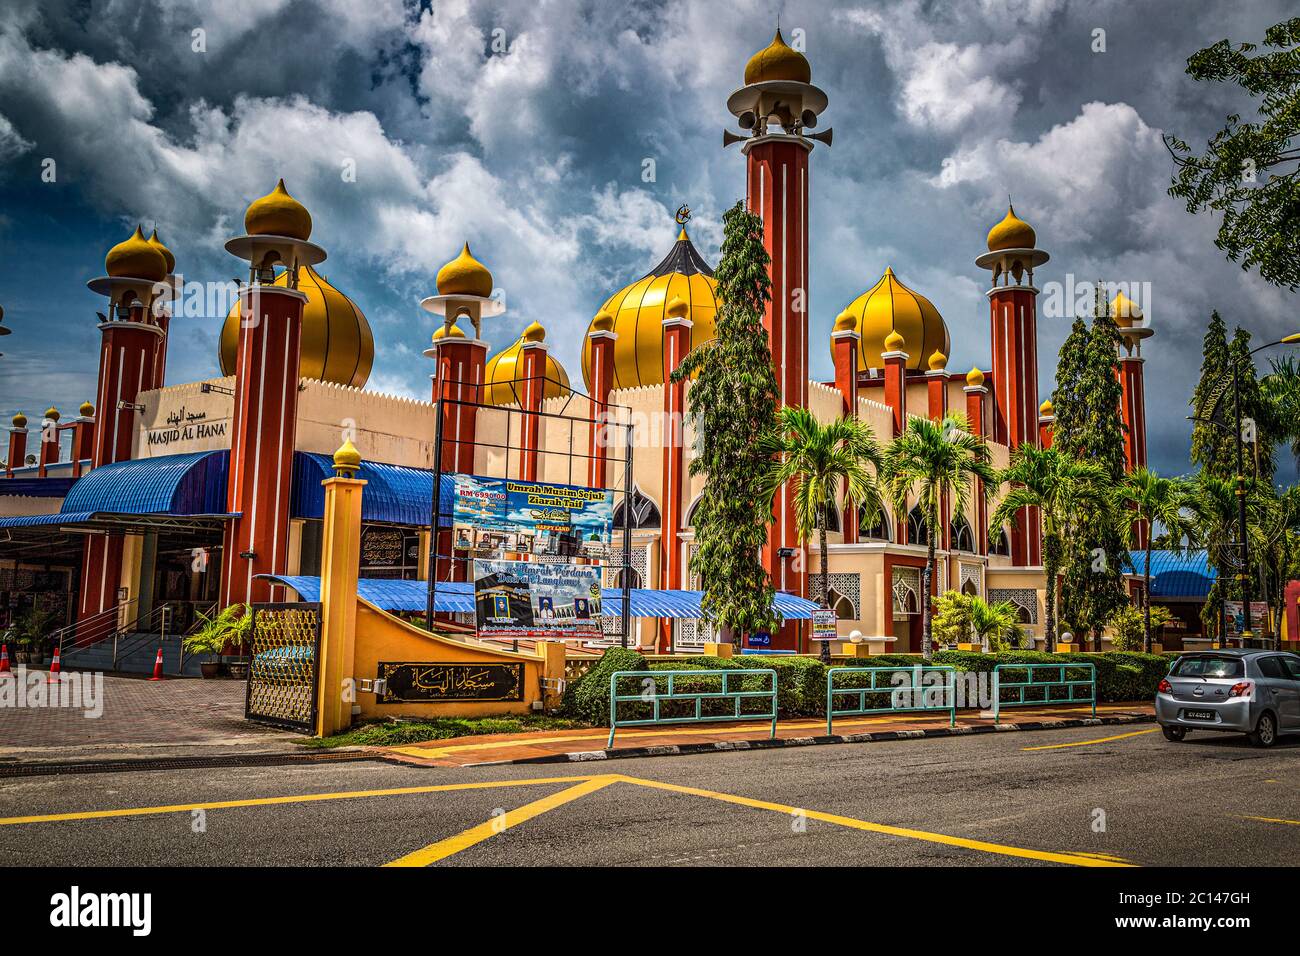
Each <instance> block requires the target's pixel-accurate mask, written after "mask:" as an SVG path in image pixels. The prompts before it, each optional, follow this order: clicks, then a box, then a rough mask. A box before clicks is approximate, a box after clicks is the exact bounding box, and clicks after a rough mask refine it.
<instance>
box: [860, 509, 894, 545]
mask: <svg viewBox="0 0 1300 956" xmlns="http://www.w3.org/2000/svg"><path fill="white" fill-rule="evenodd" d="M858 537H859V538H874V539H875V540H877V541H891V540H893V535H891V534H890V533H889V518H888V517H887V516H886V515H885V512H884V509H882V508H877V509H876V513H875V514H874V515H870V514H868V513H867V507H866V505H863V506H862V507H861V508H859V509H858Z"/></svg>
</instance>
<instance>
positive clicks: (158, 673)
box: [149, 645, 163, 680]
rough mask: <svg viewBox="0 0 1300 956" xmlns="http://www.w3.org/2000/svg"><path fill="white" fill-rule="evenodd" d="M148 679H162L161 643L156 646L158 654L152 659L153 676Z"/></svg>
mask: <svg viewBox="0 0 1300 956" xmlns="http://www.w3.org/2000/svg"><path fill="white" fill-rule="evenodd" d="M149 679H150V680H162V679H163V676H162V645H159V646H158V656H157V657H155V658H154V661H153V677H150V678H149Z"/></svg>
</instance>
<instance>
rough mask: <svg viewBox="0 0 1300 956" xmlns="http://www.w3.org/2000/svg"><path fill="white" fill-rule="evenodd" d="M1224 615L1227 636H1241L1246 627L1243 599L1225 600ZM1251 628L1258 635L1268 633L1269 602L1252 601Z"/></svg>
mask: <svg viewBox="0 0 1300 956" xmlns="http://www.w3.org/2000/svg"><path fill="white" fill-rule="evenodd" d="M1223 616H1224V619H1225V625H1226V627H1225V629H1226V631H1227V636H1228V637H1230V638H1233V637H1241V632H1242V631H1244V630H1245V629H1246V612H1245V605H1244V604H1243V603H1242V602H1241V601H1224V602H1223ZM1250 629H1251V630H1252V631H1253V632H1254V633H1255V634H1257V635H1259V634H1267V633H1268V603H1267V602H1265V601H1251V602H1250Z"/></svg>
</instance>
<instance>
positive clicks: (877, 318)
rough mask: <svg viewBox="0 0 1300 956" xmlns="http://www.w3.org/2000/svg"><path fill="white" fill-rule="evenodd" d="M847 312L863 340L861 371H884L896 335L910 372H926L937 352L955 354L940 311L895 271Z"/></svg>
mask: <svg viewBox="0 0 1300 956" xmlns="http://www.w3.org/2000/svg"><path fill="white" fill-rule="evenodd" d="M844 311H845V312H847V313H849V314H850V315H852V316H853V317H854V319H855V320H856V325H855V326H854V328H855V329H856V331H857V332H858V334H860V335H861V336H862V345H861V347H860V348H859V349H858V370H859V371H866V370H867V369H869V368H876V369H878V368H881V367H883V365H884V361H883V360H882V359H881V357H880V355H881V353H882V352H885V351H888V349H887V348H886V346H885V340H886V339H887V338H888V337H889V336H890V335H891V334H892V333H894V332H897V333H898V334H899V335H901V336H902V337H903V349H904V351H906V352H907V356H908V357H907V367H908V368H913V369H924V368H926V367H927V366H928V363H929V359H930V356H931V355H933V354H934V353H935V352H936V351H937V352H941V353H942V354H943V355H945V356H947V355H950V354H951V352H952V342H951V340H950V339H949V338H948V326H947V324H945V323H944V321H943V316H942V315H940V314H939V310H938V309H936V308H935V307H934V303H932V302H931V301H930V300H929V299H927V298H926V297H925V296H923V295H921V294H920V293H919V292H913V291H912V290H911V289H909V288H908V287H907V286H905V285H903V283H901V282H899V281H898V278H897V277H896V276H895V275H894V270H893V269H886V270H885V274H884V275H883V276H881V277H880V281H879V282H877V283H876V284H875V285H873V286H872V287H871V288H870V289H868V290H867V291H866V292H864V293H862V295H860V296H858V297H857V298H856V299H854V300H853V301H852V302H851V303H850V304H849V307H848V308H847V309H845V310H844ZM837 325H838V323H837ZM833 349H834V343H833V342H832V350H833Z"/></svg>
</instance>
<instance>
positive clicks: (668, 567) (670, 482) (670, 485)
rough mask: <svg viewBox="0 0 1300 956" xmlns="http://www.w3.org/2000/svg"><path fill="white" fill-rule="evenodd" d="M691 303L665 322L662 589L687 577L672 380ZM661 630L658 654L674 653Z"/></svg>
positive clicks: (682, 474)
mask: <svg viewBox="0 0 1300 956" xmlns="http://www.w3.org/2000/svg"><path fill="white" fill-rule="evenodd" d="M690 312H691V307H690V304H689V303H688V302H687V301H686V300H685V299H683V298H681V297H680V296H674V297H673V299H672V301H671V302H669V303H668V308H667V315H666V317H665V318H664V320H663V350H664V449H663V502H664V507H663V515H662V518H663V554H662V559H663V565H662V568H661V573H660V575H659V582H660V584H659V586H660V587H661V588H665V589H668V590H679V589H681V587H682V585H683V583H684V581H685V578H686V561H685V558H684V556H683V554H682V540H681V534H682V531H683V529H684V528H685V526H686V516H685V512H684V508H685V502H684V499H685V497H686V495H685V491H684V488H683V485H684V483H685V480H686V467H685V453H686V448H685V446H686V442H685V438H684V432H683V416H684V415H685V414H686V383H685V382H674V381H672V374H673V372H675V371H677V366H679V365H681V363H682V359H684V358H685V357H686V353H687V352H689V351H690V350H691V328H692V326H693V323H692V322H691V320H690V319H689V318H688V316H689V315H690ZM661 625H662V626H661V627H660V630H659V648H658V649H659V652H660V653H661V654H667V653H669V652H670V651H671V649H672V648H671V644H672V628H673V622H672V621H671V620H668V619H667V618H664V619H662V620H661Z"/></svg>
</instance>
